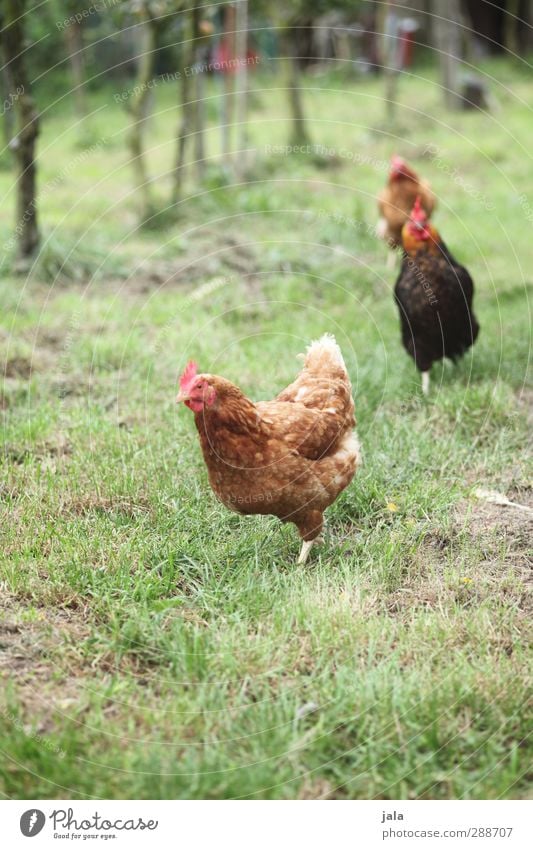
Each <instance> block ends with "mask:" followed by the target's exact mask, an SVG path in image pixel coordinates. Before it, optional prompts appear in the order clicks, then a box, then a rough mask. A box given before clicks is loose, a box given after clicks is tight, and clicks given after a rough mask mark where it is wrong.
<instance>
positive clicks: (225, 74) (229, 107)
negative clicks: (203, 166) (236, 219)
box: [220, 3, 236, 165]
mask: <svg viewBox="0 0 533 849" xmlns="http://www.w3.org/2000/svg"><path fill="white" fill-rule="evenodd" d="M223 15H224V18H223V20H224V32H223V34H222V37H221V44H223V45H225V50H224V51H222V54H221V55H223V56H225V57H226V58H232V57H233V56H234V54H235V26H236V25H235V8H234V6H232V5H231V4H229V3H228V4H227V5H226V6H225V7H224V12H223ZM220 79H221V85H222V88H223V91H224V93H223V95H222V97H221V99H220V103H221V109H220V127H221V135H222V137H221V145H222V158H223V160H224V163H225V165H229V162H230V156H231V127H232V117H233V83H234V78H233V74H230V73H229V69H228V68H226V69H224V68H222V69H221V71H220Z"/></svg>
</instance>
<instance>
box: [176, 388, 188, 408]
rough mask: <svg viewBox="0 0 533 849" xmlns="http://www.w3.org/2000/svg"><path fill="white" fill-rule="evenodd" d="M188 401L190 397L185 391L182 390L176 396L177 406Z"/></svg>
mask: <svg viewBox="0 0 533 849" xmlns="http://www.w3.org/2000/svg"><path fill="white" fill-rule="evenodd" d="M188 400H189V396H188V395H187V393H186V392H184V391H183V389H180V391H179V392H178V394H177V395H176V404H181V402H182V401H188Z"/></svg>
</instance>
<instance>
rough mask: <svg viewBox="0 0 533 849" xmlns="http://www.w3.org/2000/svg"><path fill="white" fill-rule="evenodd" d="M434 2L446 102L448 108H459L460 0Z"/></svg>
mask: <svg viewBox="0 0 533 849" xmlns="http://www.w3.org/2000/svg"><path fill="white" fill-rule="evenodd" d="M434 4H435V7H434V8H435V18H434V29H435V41H436V46H437V49H438V51H439V54H438V55H439V64H440V69H441V82H442V87H443V90H444V102H445V104H446V106H447V107H448V109H458V108H460V106H461V97H460V94H459V68H460V52H461V34H460V29H459V23H460V20H461V8H460V5H459V0H434Z"/></svg>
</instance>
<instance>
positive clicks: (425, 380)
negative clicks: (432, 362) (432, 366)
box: [422, 371, 429, 395]
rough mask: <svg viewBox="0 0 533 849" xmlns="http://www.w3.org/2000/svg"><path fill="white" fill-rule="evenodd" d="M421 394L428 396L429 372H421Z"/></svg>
mask: <svg viewBox="0 0 533 849" xmlns="http://www.w3.org/2000/svg"><path fill="white" fill-rule="evenodd" d="M422 392H423V393H424V395H429V371H423V372H422Z"/></svg>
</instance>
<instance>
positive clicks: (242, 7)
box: [235, 0, 248, 177]
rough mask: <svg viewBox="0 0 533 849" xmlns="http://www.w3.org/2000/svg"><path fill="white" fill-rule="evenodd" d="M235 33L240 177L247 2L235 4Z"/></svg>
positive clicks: (243, 163)
mask: <svg viewBox="0 0 533 849" xmlns="http://www.w3.org/2000/svg"><path fill="white" fill-rule="evenodd" d="M235 29H236V33H235V55H236V59H237V62H238V66H237V74H236V77H235V88H236V91H235V101H236V104H235V115H236V119H237V158H236V160H235V173H236V174H237V176H238V177H242V176H243V174H244V172H245V171H246V145H247V143H248V133H247V127H246V113H247V107H248V65H247V64H246V60H247V57H248V0H241V2H240V3H238V4H237V18H236V27H235Z"/></svg>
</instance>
